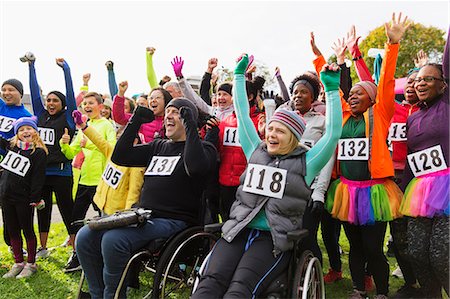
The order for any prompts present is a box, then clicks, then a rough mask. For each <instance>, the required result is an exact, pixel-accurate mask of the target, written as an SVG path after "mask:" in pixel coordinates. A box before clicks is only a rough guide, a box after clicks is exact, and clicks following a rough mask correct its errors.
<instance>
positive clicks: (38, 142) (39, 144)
mask: <svg viewBox="0 0 450 299" xmlns="http://www.w3.org/2000/svg"><path fill="white" fill-rule="evenodd" d="M35 131H36V130H35ZM31 142H32V143H33V145H32V149H33V150H32V151H31V153H34V151H35V150H36V149H37V148H42V149H43V150H44V152H45V153H46V154H47V155H48V149H47V147H46V146H45V144H44V142H43V141H42V139H41V136H39V133H38V132H37V131H36V134H35V135H34V136H33V139H32V140H31ZM18 143H19V137H17V135H15V136H14V137H13V138H12V139H11V146H17V144H18Z"/></svg>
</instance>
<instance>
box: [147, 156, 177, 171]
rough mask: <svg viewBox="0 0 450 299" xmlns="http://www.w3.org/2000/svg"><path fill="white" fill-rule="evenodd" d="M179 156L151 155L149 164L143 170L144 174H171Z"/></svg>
mask: <svg viewBox="0 0 450 299" xmlns="http://www.w3.org/2000/svg"><path fill="white" fill-rule="evenodd" d="M180 158H181V157H180V156H172V157H164V156H153V158H152V161H151V162H150V165H149V166H148V167H147V170H146V171H145V175H159V176H166V175H171V174H172V172H173V170H174V169H175V167H176V166H177V164H178V161H179V160H180Z"/></svg>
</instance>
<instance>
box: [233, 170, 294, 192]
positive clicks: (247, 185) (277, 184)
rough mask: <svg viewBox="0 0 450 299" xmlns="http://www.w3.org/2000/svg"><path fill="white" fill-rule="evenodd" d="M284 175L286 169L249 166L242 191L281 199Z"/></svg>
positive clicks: (284, 181)
mask: <svg viewBox="0 0 450 299" xmlns="http://www.w3.org/2000/svg"><path fill="white" fill-rule="evenodd" d="M286 175H287V170H286V169H281V168H276V167H271V166H265V165H258V164H249V165H248V167H247V173H246V175H245V181H244V188H243V189H242V190H243V191H245V192H249V193H255V194H259V195H264V196H268V197H275V198H279V199H281V198H282V197H283V194H284V188H285V187H286Z"/></svg>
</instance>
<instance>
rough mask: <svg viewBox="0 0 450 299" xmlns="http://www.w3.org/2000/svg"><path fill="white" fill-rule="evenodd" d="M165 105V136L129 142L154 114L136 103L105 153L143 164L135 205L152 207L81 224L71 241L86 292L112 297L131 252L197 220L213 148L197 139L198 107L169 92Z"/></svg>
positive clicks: (121, 160)
mask: <svg viewBox="0 0 450 299" xmlns="http://www.w3.org/2000/svg"><path fill="white" fill-rule="evenodd" d="M165 109H166V110H165V116H164V126H165V130H166V131H165V133H166V136H167V138H168V139H164V140H163V139H155V140H154V141H152V142H151V143H149V144H144V145H137V146H133V141H134V139H135V136H136V135H137V133H138V130H139V128H140V126H141V125H142V124H143V123H147V122H151V121H152V120H153V119H154V114H153V112H152V111H151V110H150V109H147V108H143V107H139V108H138V109H137V110H136V112H135V113H134V115H133V117H132V118H131V119H130V122H129V123H128V125H127V127H126V129H125V131H124V133H123V135H122V136H121V138H120V139H119V140H118V142H117V145H116V147H115V149H114V153H113V155H112V157H111V160H112V161H113V162H114V163H116V164H118V165H123V166H128V167H144V166H145V167H147V169H146V171H145V177H144V184H143V188H142V192H141V196H140V200H139V203H138V207H142V208H144V209H150V210H152V217H151V219H150V220H148V221H147V222H146V223H145V224H144V225H141V226H138V227H135V226H126V227H120V228H115V229H110V230H91V229H90V228H89V227H88V226H87V225H86V226H84V227H83V228H82V229H81V230H80V231H79V232H78V234H77V237H76V241H75V245H76V249H77V253H78V257H79V260H80V263H81V265H82V268H83V270H84V273H85V276H86V278H87V281H88V285H89V291H90V294H91V297H92V298H113V297H114V294H115V292H116V289H117V286H118V283H119V281H120V278H121V275H122V272H123V270H124V268H125V266H126V264H127V262H128V260H129V259H130V257H131V256H132V254H133V252H135V251H137V250H139V249H141V248H143V247H144V246H145V245H147V244H148V243H149V241H151V240H154V239H160V238H169V237H170V236H172V235H174V234H175V233H177V232H179V231H181V230H183V229H185V228H187V227H189V226H192V225H195V224H198V223H197V222H198V213H199V211H200V210H201V201H200V199H201V195H202V192H203V189H204V182H205V181H206V178H207V177H208V176H210V175H211V173H212V171H213V169H214V167H215V163H216V159H217V158H216V155H217V154H216V150H215V148H214V146H213V145H212V144H209V143H207V142H203V141H201V140H200V138H199V136H198V133H197V118H198V111H197V108H196V107H195V106H194V105H193V104H192V103H191V102H189V101H188V100H187V99H184V98H175V99H173V100H172V101H170V102H169V103H168V104H167V106H166V108H165ZM125 291H126V288H123V289H122V291H121V294H120V298H123V297H125V296H126V294H125Z"/></svg>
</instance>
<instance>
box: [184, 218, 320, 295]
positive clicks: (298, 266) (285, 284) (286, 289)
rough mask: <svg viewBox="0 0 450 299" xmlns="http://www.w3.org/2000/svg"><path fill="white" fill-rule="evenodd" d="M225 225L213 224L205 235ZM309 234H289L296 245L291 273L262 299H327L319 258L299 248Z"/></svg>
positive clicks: (195, 287)
mask: <svg viewBox="0 0 450 299" xmlns="http://www.w3.org/2000/svg"><path fill="white" fill-rule="evenodd" d="M221 226H222V224H218V223H216V224H211V225H206V226H205V232H208V233H215V234H216V235H217V231H219V230H220V228H221ZM308 233H309V232H308V230H306V229H302V230H298V231H293V232H289V233H288V234H287V237H288V240H290V241H294V243H295V246H294V249H293V252H292V256H291V261H290V263H289V266H288V269H286V271H284V273H282V274H281V275H280V276H279V277H277V278H276V279H275V280H273V281H272V282H271V283H270V285H269V286H268V287H267V289H266V290H265V291H263V293H262V294H260V296H259V298H267V299H281V298H295V299H300V298H301V299H306V298H308V299H325V285H324V281H323V273H322V266H321V264H320V261H319V259H318V258H317V257H314V255H313V253H312V252H311V251H310V250H305V251H303V252H299V250H298V249H297V248H298V244H299V243H300V242H301V241H302V239H304V238H305V237H307V236H308ZM210 254H211V252H210V253H209V254H208V256H207V257H206V258H205V259H204V262H203V264H202V266H201V267H200V269H199V271H198V277H197V279H196V281H195V283H194V286H193V289H192V293H194V292H195V290H196V289H197V286H198V283H199V279H200V277H201V275H202V274H203V272H204V268H205V265H206V263H207V261H208V259H209V256H210Z"/></svg>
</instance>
